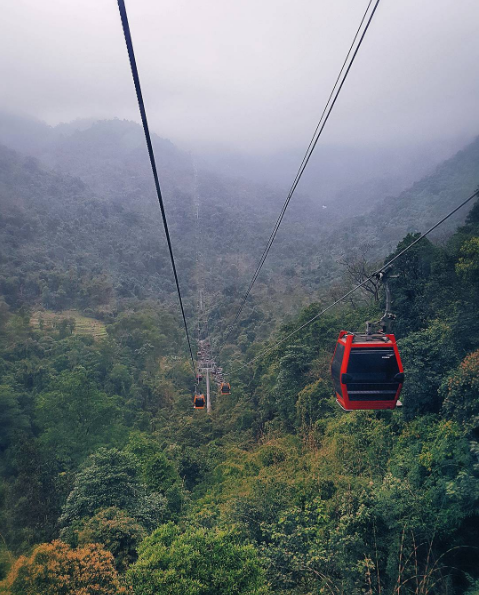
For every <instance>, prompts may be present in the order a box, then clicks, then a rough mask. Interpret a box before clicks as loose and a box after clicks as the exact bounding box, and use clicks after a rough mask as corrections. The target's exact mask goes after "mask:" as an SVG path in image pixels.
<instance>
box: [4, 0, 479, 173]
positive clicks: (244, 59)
mask: <svg viewBox="0 0 479 595" xmlns="http://www.w3.org/2000/svg"><path fill="white" fill-rule="evenodd" d="M366 6H367V1H366V0H361V1H355V2H352V1H351V0H335V2H327V1H326V0H321V1H313V0H299V1H298V2H295V3H290V2H287V1H286V0H279V1H278V0H263V1H262V2H260V3H258V2H255V1H254V0H244V1H242V2H223V1H221V0H205V1H204V2H201V3H196V2H189V1H188V0H167V1H165V2H161V3H159V2H155V1H154V0H135V1H134V2H133V1H130V2H129V3H127V8H128V11H129V17H130V21H131V30H132V35H133V41H134V44H135V51H136V54H137V60H138V66H139V70H140V77H141V80H142V86H143V92H144V96H145V102H146V106H147V110H148V114H149V118H150V122H151V125H152V128H153V130H155V131H156V132H157V133H158V134H160V136H162V137H166V138H170V139H171V140H172V141H173V142H174V143H175V144H177V145H179V146H181V147H183V148H186V149H191V148H198V147H203V148H209V149H211V148H212V147H226V148H227V149H229V150H233V151H241V152H243V153H247V154H249V155H251V154H253V155H255V154H261V153H262V154H276V153H282V152H284V151H286V152H292V153H294V154H295V156H296V161H297V162H298V163H299V161H300V160H301V157H302V154H303V152H304V149H305V147H306V145H307V143H308V142H309V139H310V137H311V134H312V131H313V130H314V127H315V125H316V122H317V120H318V118H319V115H320V113H321V111H322V108H323V105H324V103H325V101H326V99H327V97H328V95H329V92H330V90H331V88H332V85H333V82H334V80H335V78H336V75H337V73H338V71H339V68H340V65H341V64H342V61H343V59H344V56H345V55H346V51H347V49H348V48H349V45H350V43H351V40H352V38H353V35H354V32H355V31H356V29H357V27H358V24H359V22H360V20H361V17H362V14H363V12H364V10H365V8H366ZM3 19H4V23H3V25H4V26H3V33H2V36H1V39H0V51H1V53H2V58H3V59H2V61H1V64H0V76H1V80H2V93H1V97H0V106H1V107H3V108H4V109H10V110H15V111H23V112H24V113H28V114H33V115H34V116H36V117H38V118H40V119H43V120H46V121H47V122H48V123H50V124H57V123H59V122H65V121H67V122H68V121H71V120H73V119H75V118H78V117H81V118H89V117H93V118H95V119H103V118H107V119H110V118H112V117H115V116H117V117H119V118H127V119H133V120H136V121H138V120H139V116H138V111H137V105H136V99H135V95H134V89H133V84H132V81H131V74H130V69H129V65H128V59H127V55H126V49H125V47H124V40H123V34H122V31H121V25H120V20H119V15H118V10H117V7H116V3H115V2H105V1H103V0H100V1H97V0H85V1H83V2H80V1H78V0H75V1H72V2H64V1H62V0H45V2H42V3H38V2H36V1H35V0H22V1H19V2H14V3H10V4H9V7H8V11H5V13H4V15H3ZM478 19H479V5H478V4H477V2H475V1H474V0H461V1H460V2H457V0H422V1H421V2H416V1H415V0H404V1H402V2H387V1H384V2H382V3H381V4H380V5H379V8H378V11H377V13H376V15H375V17H374V20H373V22H372V25H371V27H370V29H369V31H368V34H367V36H366V38H365V41H364V44H363V46H362V47H361V50H360V53H359V54H358V58H357V61H356V63H355V64H354V67H353V69H352V71H351V74H350V77H349V79H348V81H347V83H346V85H345V87H344V90H343V92H342V95H341V97H340V100H339V101H338V103H337V105H336V107H335V111H334V115H333V117H332V118H331V121H330V122H329V123H328V126H327V128H326V130H325V135H324V145H325V146H329V145H331V144H332V145H336V146H348V147H352V148H356V147H359V148H362V147H367V146H374V147H375V148H376V149H377V150H378V151H380V150H382V147H393V148H396V147H397V146H402V147H404V150H405V151H406V152H407V151H408V150H409V149H408V147H409V146H411V145H424V144H429V143H431V142H432V143H436V142H438V141H441V142H444V141H450V140H453V139H456V138H458V137H459V138H465V137H466V138H467V139H471V138H472V137H473V136H474V134H476V133H477V132H478V126H477V123H478V121H479V102H478V101H477V97H478V94H479V80H478V77H477V76H474V74H475V72H476V70H477V63H478V61H479V40H478V38H477V35H476V27H477V22H478ZM466 40H467V41H466ZM322 144H323V143H322ZM312 165H313V164H312Z"/></svg>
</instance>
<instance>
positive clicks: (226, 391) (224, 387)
mask: <svg viewBox="0 0 479 595" xmlns="http://www.w3.org/2000/svg"><path fill="white" fill-rule="evenodd" d="M220 393H221V394H222V395H231V386H230V384H229V382H222V383H221V386H220Z"/></svg>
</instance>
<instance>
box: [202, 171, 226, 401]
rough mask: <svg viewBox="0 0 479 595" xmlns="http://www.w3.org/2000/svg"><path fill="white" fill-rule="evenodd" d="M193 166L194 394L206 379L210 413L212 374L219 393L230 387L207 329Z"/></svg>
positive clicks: (223, 392)
mask: <svg viewBox="0 0 479 595" xmlns="http://www.w3.org/2000/svg"><path fill="white" fill-rule="evenodd" d="M193 168H194V183H195V190H196V193H195V196H196V205H195V206H196V280H197V287H198V325H197V333H198V338H197V341H198V353H197V357H198V359H197V374H196V387H195V395H196V394H200V393H201V391H200V390H199V386H200V383H201V382H202V381H203V378H205V380H206V411H207V413H211V408H212V400H211V386H210V380H211V376H213V381H214V382H215V384H216V385H218V386H219V387H220V394H222V395H230V394H231V388H230V385H229V383H227V382H225V380H224V376H223V369H222V368H219V367H218V366H217V365H216V362H215V360H214V358H213V355H212V350H211V343H210V339H209V329H208V311H207V309H206V308H205V303H204V299H203V295H204V279H203V275H202V274H201V269H202V267H201V252H200V245H201V243H200V238H201V234H200V200H199V193H198V182H197V169H196V164H193Z"/></svg>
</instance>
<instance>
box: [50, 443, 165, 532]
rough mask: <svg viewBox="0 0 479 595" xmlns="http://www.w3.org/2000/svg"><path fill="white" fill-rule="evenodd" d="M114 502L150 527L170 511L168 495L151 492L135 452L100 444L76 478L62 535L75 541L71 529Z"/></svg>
mask: <svg viewBox="0 0 479 595" xmlns="http://www.w3.org/2000/svg"><path fill="white" fill-rule="evenodd" d="M112 506H115V507H117V508H119V509H121V510H124V511H125V512H126V513H127V514H128V515H129V516H131V517H132V518H134V519H135V520H136V521H137V522H138V523H140V524H141V525H142V526H143V527H145V528H146V529H147V530H151V529H153V528H154V527H156V526H157V525H158V524H160V522H161V521H162V519H163V518H164V516H165V513H166V499H165V497H164V496H162V495H161V494H159V493H149V492H148V490H147V489H146V487H145V486H144V485H143V484H142V482H141V476H140V469H139V467H138V464H137V461H136V459H135V457H134V456H133V455H131V454H128V453H125V452H121V451H120V450H117V449H110V450H107V449H106V448H100V449H99V450H98V451H97V452H96V453H95V454H93V455H91V456H90V457H89V459H88V460H87V463H86V465H85V467H84V469H83V470H82V471H80V472H79V473H78V474H77V476H76V478H75V484H74V487H73V490H72V491H71V492H70V494H69V496H68V498H67V501H66V504H65V506H64V507H63V511H62V515H61V517H60V523H61V525H62V526H63V527H64V528H63V531H62V535H63V536H65V537H68V538H69V540H72V541H73V540H74V536H72V533H71V531H72V529H74V530H77V529H78V524H79V521H81V520H82V519H85V518H90V517H93V516H94V515H95V514H96V513H97V512H98V511H99V510H101V509H104V508H110V507H112Z"/></svg>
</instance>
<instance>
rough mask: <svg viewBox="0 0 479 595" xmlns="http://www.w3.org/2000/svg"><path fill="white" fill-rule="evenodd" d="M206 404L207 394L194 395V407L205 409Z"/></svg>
mask: <svg viewBox="0 0 479 595" xmlns="http://www.w3.org/2000/svg"><path fill="white" fill-rule="evenodd" d="M205 405H206V400H205V395H195V396H194V397H193V407H194V408H195V409H204V408H205Z"/></svg>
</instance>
